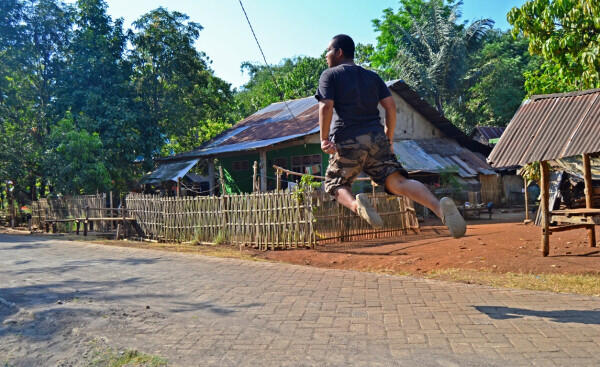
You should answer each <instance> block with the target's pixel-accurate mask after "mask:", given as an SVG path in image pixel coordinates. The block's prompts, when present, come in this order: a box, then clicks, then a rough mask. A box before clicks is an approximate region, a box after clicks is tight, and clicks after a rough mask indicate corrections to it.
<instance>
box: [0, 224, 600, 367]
mask: <svg viewBox="0 0 600 367" xmlns="http://www.w3.org/2000/svg"><path fill="white" fill-rule="evenodd" d="M99 340H100V341H102V343H105V344H106V345H107V346H110V347H111V348H116V349H119V350H124V349H137V350H139V351H142V352H144V353H148V354H152V355H158V356H161V357H163V358H165V359H167V360H168V361H169V365H173V366H259V365H260V366H413V365H414V366H419V367H424V366H565V365H568V366H570V367H572V366H598V365H600V353H599V352H600V298H595V297H586V296H578V295H558V294H551V293H545V292H534V291H518V290H508V289H495V288H491V287H484V286H476V285H465V284H454V283H448V282H440V281H433V280H426V279H417V278H412V277H402V276H388V275H379V274H370V273H361V272H354V271H339V270H325V269H318V268H311V267H302V266H294V265H287V264H277V263H265V262H251V261H240V260H232V259H220V258H210V257H204V256H198V255H190V254H177V253H170V252H159V251H151V250H142V249H131V248H119V247H109V246H101V245H93V244H84V243H73V242H62V241H59V240H56V239H49V238H40V237H29V236H10V235H0V365H1V366H4V365H7V366H85V365H88V364H89V363H90V360H91V358H93V356H92V355H90V350H91V349H90V348H92V346H93V345H94V343H95V342H97V341H99Z"/></svg>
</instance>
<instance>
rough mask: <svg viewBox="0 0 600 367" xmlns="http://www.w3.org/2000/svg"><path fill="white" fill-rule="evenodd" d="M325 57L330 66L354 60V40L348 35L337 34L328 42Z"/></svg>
mask: <svg viewBox="0 0 600 367" xmlns="http://www.w3.org/2000/svg"><path fill="white" fill-rule="evenodd" d="M325 58H326V59H327V65H328V66H329V67H330V68H331V67H334V66H338V65H339V64H341V63H343V62H345V61H352V60H354V41H353V40H352V38H350V36H348V35H345V34H338V35H337V36H335V37H333V38H332V39H331V42H329V46H328V47H327V53H326V54H325Z"/></svg>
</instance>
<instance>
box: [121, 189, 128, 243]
mask: <svg viewBox="0 0 600 367" xmlns="http://www.w3.org/2000/svg"><path fill="white" fill-rule="evenodd" d="M121 214H122V215H123V239H125V238H127V237H129V226H128V224H127V222H126V221H125V218H126V214H127V211H126V210H125V197H123V201H122V202H121Z"/></svg>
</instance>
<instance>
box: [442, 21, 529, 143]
mask: <svg viewBox="0 0 600 367" xmlns="http://www.w3.org/2000/svg"><path fill="white" fill-rule="evenodd" d="M527 44H528V41H527V39H526V38H524V37H522V36H519V37H517V38H513V36H512V35H511V34H510V32H502V31H499V30H494V31H492V32H489V34H488V35H487V37H486V40H485V41H484V44H483V47H482V48H481V49H480V50H478V51H477V52H475V53H474V54H472V55H471V56H470V59H469V65H471V69H472V70H474V72H475V73H476V74H475V75H471V76H469V78H468V79H472V80H474V81H475V82H474V84H473V85H472V86H470V87H469V88H468V89H466V90H464V91H462V92H461V93H460V95H461V98H460V99H459V100H455V102H454V103H452V104H450V105H449V106H448V107H447V108H446V116H447V117H448V118H450V119H451V121H452V122H453V123H454V124H455V125H457V126H459V127H460V128H461V129H463V130H464V131H465V132H470V131H471V130H472V129H473V127H475V126H477V125H491V126H506V125H507V124H508V123H509V122H510V119H511V118H512V117H513V115H514V113H515V112H516V110H517V109H518V108H519V106H520V105H521V102H522V101H523V98H524V97H525V95H526V92H525V88H524V82H525V77H524V73H527V72H528V71H531V70H535V69H536V68H537V67H538V65H539V63H540V61H539V60H538V58H537V57H532V56H530V55H529V53H528V51H527Z"/></svg>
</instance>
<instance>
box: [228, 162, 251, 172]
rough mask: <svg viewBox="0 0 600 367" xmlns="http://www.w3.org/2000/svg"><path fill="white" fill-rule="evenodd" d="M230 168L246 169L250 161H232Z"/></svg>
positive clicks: (248, 167) (235, 169) (236, 169)
mask: <svg viewBox="0 0 600 367" xmlns="http://www.w3.org/2000/svg"><path fill="white" fill-rule="evenodd" d="M231 168H232V169H233V170H234V171H248V170H249V169H250V163H249V162H248V161H234V162H233V164H232V167H231Z"/></svg>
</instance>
